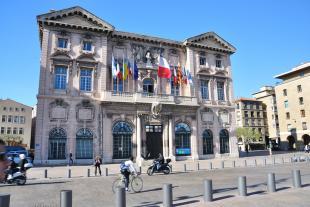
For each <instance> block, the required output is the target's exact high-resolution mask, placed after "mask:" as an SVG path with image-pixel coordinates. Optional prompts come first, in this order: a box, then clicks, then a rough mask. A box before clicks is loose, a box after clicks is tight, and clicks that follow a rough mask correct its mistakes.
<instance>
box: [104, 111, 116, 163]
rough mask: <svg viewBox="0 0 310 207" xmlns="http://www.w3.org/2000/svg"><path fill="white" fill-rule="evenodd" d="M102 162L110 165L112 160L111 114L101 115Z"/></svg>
mask: <svg viewBox="0 0 310 207" xmlns="http://www.w3.org/2000/svg"><path fill="white" fill-rule="evenodd" d="M102 116H103V129H102V131H103V139H104V140H103V143H104V144H103V161H104V162H105V163H111V162H112V158H113V134H112V122H111V119H112V114H107V113H103V115H102Z"/></svg>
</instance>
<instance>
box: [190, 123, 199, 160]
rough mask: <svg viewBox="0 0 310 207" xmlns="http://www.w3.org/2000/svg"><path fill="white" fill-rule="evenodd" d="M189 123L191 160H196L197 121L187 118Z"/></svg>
mask: <svg viewBox="0 0 310 207" xmlns="http://www.w3.org/2000/svg"><path fill="white" fill-rule="evenodd" d="M189 121H190V123H191V128H192V133H191V154H192V158H193V160H198V159H199V155H198V139H197V138H198V133H197V121H196V119H192V118H189Z"/></svg>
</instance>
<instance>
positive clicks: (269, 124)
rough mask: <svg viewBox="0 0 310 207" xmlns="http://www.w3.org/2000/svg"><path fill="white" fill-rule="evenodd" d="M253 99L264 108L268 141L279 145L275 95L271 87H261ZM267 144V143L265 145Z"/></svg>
mask: <svg viewBox="0 0 310 207" xmlns="http://www.w3.org/2000/svg"><path fill="white" fill-rule="evenodd" d="M253 97H254V98H255V99H256V100H258V101H261V102H262V103H263V104H264V105H265V106H266V127H265V130H266V132H268V135H269V139H270V140H269V141H272V144H274V145H276V146H279V145H280V128H279V119H278V110H277V101H276V94H275V90H274V87H273V86H263V87H261V88H260V91H258V92H256V93H254V94H253ZM266 144H269V143H266ZM274 147H275V146H274Z"/></svg>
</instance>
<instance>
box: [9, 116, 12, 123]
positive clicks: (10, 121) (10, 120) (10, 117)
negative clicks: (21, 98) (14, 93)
mask: <svg viewBox="0 0 310 207" xmlns="http://www.w3.org/2000/svg"><path fill="white" fill-rule="evenodd" d="M8 122H9V123H12V116H11V115H8Z"/></svg>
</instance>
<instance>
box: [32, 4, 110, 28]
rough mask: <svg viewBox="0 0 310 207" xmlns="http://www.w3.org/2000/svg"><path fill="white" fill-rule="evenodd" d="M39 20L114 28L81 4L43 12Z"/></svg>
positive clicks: (38, 17)
mask: <svg viewBox="0 0 310 207" xmlns="http://www.w3.org/2000/svg"><path fill="white" fill-rule="evenodd" d="M37 20H38V21H39V22H40V21H43V22H59V23H65V24H68V25H76V26H83V27H97V28H100V29H105V30H111V31H113V30H114V26H112V25H111V24H109V23H108V22H106V21H104V20H102V19H100V18H98V17H97V16H95V15H93V14H92V13H90V12H89V11H87V10H85V9H83V8H81V7H79V6H76V7H71V8H68V9H63V10H59V11H51V12H49V13H46V14H42V15H39V16H37Z"/></svg>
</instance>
